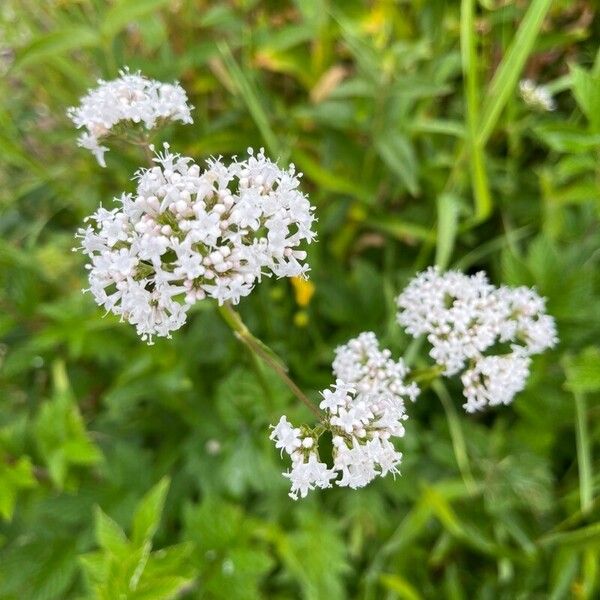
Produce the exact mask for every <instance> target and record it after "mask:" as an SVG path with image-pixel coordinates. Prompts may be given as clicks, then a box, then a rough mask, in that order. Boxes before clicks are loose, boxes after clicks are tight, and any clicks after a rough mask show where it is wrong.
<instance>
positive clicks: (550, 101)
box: [519, 79, 556, 111]
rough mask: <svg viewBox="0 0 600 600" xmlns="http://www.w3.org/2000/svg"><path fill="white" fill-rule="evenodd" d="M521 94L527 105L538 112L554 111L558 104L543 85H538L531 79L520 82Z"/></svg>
mask: <svg viewBox="0 0 600 600" xmlns="http://www.w3.org/2000/svg"><path fill="white" fill-rule="evenodd" d="M519 92H520V94H521V98H523V101H524V102H525V104H528V105H529V106H531V107H532V108H535V109H537V110H546V111H552V110H554V109H555V108H556V103H555V102H554V98H553V97H552V94H551V93H550V92H549V91H548V89H547V88H546V87H544V86H543V85H536V83H535V82H534V81H532V80H531V79H523V80H522V81H520V82H519Z"/></svg>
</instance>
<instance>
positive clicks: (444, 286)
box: [397, 267, 558, 412]
mask: <svg viewBox="0 0 600 600" xmlns="http://www.w3.org/2000/svg"><path fill="white" fill-rule="evenodd" d="M397 304H398V308H399V311H398V316H397V318H398V322H399V323H400V324H401V325H402V326H403V327H404V328H405V329H406V331H407V332H408V333H409V334H411V335H412V336H414V337H419V336H422V335H425V336H427V340H428V341H429V343H430V344H431V350H430V353H429V354H430V356H431V357H432V358H433V359H434V360H435V361H436V363H438V364H439V365H441V366H442V368H443V369H444V374H445V375H447V376H451V375H454V374H456V373H458V372H460V371H463V370H464V369H465V368H466V371H465V372H464V374H463V376H462V380H463V383H464V385H465V389H464V394H465V396H466V397H467V403H466V404H465V405H464V406H465V409H466V410H467V411H469V412H473V411H475V410H480V409H482V408H484V407H485V406H487V405H491V406H493V405H497V404H508V403H509V402H511V401H512V398H513V397H514V395H515V394H516V393H517V392H519V391H521V390H522V389H523V388H524V387H525V382H526V380H527V376H528V374H529V365H530V362H531V361H530V359H529V356H531V355H533V354H539V353H541V352H543V351H544V350H546V349H547V348H551V347H553V346H554V345H555V344H556V343H557V342H558V337H557V334H556V325H555V322H554V319H553V318H552V317H551V316H550V315H548V314H546V304H545V300H544V298H542V297H541V296H539V294H538V293H537V292H536V291H535V290H533V289H530V288H527V287H517V288H510V287H507V286H501V287H499V288H497V287H495V286H494V285H492V284H491V283H490V282H489V281H488V279H487V276H486V275H485V273H483V272H479V273H476V274H475V275H472V276H468V275H464V274H463V273H459V272H458V271H448V272H446V273H441V272H440V271H439V270H438V269H437V268H434V267H430V268H429V269H427V270H426V271H424V272H422V273H419V274H418V275H417V276H416V277H415V278H414V279H412V281H410V283H409V284H408V286H407V287H406V288H405V289H404V291H403V292H402V293H401V294H400V295H399V296H398V299H397ZM498 344H505V345H508V344H509V345H510V348H511V351H510V352H508V353H505V354H500V355H498V352H497V351H495V350H494V347H495V346H497V345H498Z"/></svg>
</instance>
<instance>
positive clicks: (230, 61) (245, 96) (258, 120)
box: [217, 42, 283, 158]
mask: <svg viewBox="0 0 600 600" xmlns="http://www.w3.org/2000/svg"><path fill="white" fill-rule="evenodd" d="M217 47H218V49H219V52H220V54H221V57H222V58H223V62H224V63H225V68H226V69H227V71H228V74H229V76H230V77H231V79H232V80H233V82H234V84H235V86H236V88H237V91H238V93H239V94H240V96H241V98H242V100H243V101H244V103H245V104H246V107H247V108H248V112H249V113H250V115H251V116H252V118H253V119H254V123H255V124H256V127H257V128H258V130H259V131H260V134H261V135H262V138H263V140H264V142H265V144H266V146H267V149H268V150H269V153H270V154H271V156H273V157H275V158H283V157H282V156H281V146H280V144H279V141H278V139H277V136H276V135H275V133H274V132H273V129H272V128H271V124H270V123H269V118H268V117H267V113H266V112H265V109H264V107H263V105H262V104H261V101H260V99H259V97H258V94H257V92H256V90H255V89H254V85H253V84H252V82H251V81H250V80H249V79H248V78H247V77H246V75H245V74H244V72H243V71H242V69H240V67H239V65H238V64H237V62H236V60H235V58H234V56H233V54H232V52H231V49H230V48H229V46H228V45H227V44H226V43H225V42H219V43H217Z"/></svg>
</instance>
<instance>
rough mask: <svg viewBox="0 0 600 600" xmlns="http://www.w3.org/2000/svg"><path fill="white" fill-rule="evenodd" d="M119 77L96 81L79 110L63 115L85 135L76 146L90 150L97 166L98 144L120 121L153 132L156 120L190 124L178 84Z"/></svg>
mask: <svg viewBox="0 0 600 600" xmlns="http://www.w3.org/2000/svg"><path fill="white" fill-rule="evenodd" d="M119 74H120V77H119V78H117V79H114V80H112V81H103V80H102V79H100V80H98V87H97V88H94V89H92V90H90V91H89V92H88V94H87V95H86V96H84V97H83V98H82V99H81V104H80V105H79V106H73V107H71V108H69V109H68V111H67V115H68V116H69V118H70V119H71V120H72V121H73V123H75V125H76V126H77V128H78V129H80V128H82V127H84V128H85V129H86V130H87V131H86V132H84V133H82V134H81V136H80V137H79V139H78V140H77V141H78V144H79V146H81V147H82V148H86V149H87V150H90V151H91V152H92V153H93V154H94V156H95V157H96V160H97V161H98V163H100V165H101V166H103V167H105V166H106V163H105V161H104V154H105V153H106V152H107V151H108V148H107V147H106V146H102V145H100V140H101V139H102V138H104V137H105V136H107V135H108V134H109V133H110V131H111V129H112V128H113V127H114V126H115V125H116V124H117V123H119V122H121V121H132V122H133V123H143V124H144V127H145V128H146V129H153V128H154V127H155V126H156V125H157V123H158V122H159V121H160V120H163V119H164V120H172V121H181V122H183V123H192V122H193V121H192V117H191V114H190V111H191V109H192V108H193V107H192V106H190V105H189V104H188V98H187V95H186V93H185V90H184V89H183V88H182V87H181V86H180V85H179V84H178V83H172V84H171V83H162V82H160V81H155V80H153V79H148V78H146V77H144V76H143V75H142V74H141V73H140V72H139V71H138V72H137V73H130V72H129V70H128V69H127V68H125V69H123V70H121V71H119Z"/></svg>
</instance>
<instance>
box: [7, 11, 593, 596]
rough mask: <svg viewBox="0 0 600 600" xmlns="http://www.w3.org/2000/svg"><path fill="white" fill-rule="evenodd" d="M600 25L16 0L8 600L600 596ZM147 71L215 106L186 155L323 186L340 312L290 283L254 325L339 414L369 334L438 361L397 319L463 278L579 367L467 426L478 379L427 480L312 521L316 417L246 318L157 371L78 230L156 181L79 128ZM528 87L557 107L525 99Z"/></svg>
mask: <svg viewBox="0 0 600 600" xmlns="http://www.w3.org/2000/svg"><path fill="white" fill-rule="evenodd" d="M594 8H595V5H594V3H593V2H591V1H589V0H581V1H578V2H570V1H568V0H556V1H555V2H550V1H549V0H533V1H531V2H521V1H506V2H505V1H502V2H501V1H496V0H481V1H480V2H475V1H474V0H462V1H461V2H442V1H438V0H411V1H410V2H408V1H405V2H391V1H388V0H376V1H373V2H361V1H359V0H328V1H327V2H321V1H317V0H286V1H284V2H272V1H260V0H232V1H230V2H213V1H209V0H194V1H192V0H136V1H133V0H111V1H110V2H104V1H100V0H77V1H59V0H46V1H43V2H37V1H33V0H3V2H1V3H0V409H1V410H0V598H2V599H5V598H6V599H7V600H17V599H18V600H61V599H63V598H88V597H93V598H106V599H107V600H114V599H115V598H121V597H122V598H148V599H152V600H153V599H158V598H175V597H181V598H202V599H210V600H213V599H214V600H220V599H226V600H236V599H253V598H256V599H259V598H274V599H279V598H281V599H283V598H286V599H287V598H304V599H306V600H318V599H321V598H330V599H331V600H336V599H338V598H339V599H340V600H341V599H343V598H367V599H371V600H374V599H379V598H382V599H385V600H388V599H392V598H406V599H410V600H415V599H417V598H441V597H448V598H456V599H459V598H477V599H478V598H481V599H483V598H511V599H512V598H552V599H553V600H554V599H555V600H558V599H562V598H565V599H566V598H594V597H597V596H598V590H599V589H600V587H599V586H600V573H598V564H600V563H599V559H600V552H599V550H598V548H599V547H600V545H599V538H600V531H599V527H598V523H599V517H600V501H599V500H598V495H599V490H600V475H599V473H600V469H599V467H600V464H599V462H598V456H599V455H600V454H599V445H600V426H599V423H600V419H598V415H599V410H600V404H599V402H598V398H599V396H600V344H599V342H598V340H599V339H600V294H599V292H600V271H599V269H598V259H599V256H600V254H599V253H598V247H599V246H600V228H599V221H598V216H599V213H600V186H599V185H598V173H599V172H600V171H599V168H600V167H599V162H598V160H599V154H598V148H599V143H600V121H599V119H600V116H599V115H600V58H599V55H598V48H597V40H598V36H599V35H600V23H599V21H598V17H597V15H596V12H597V11H596V12H595V11H594ZM123 65H129V66H130V67H131V69H132V70H136V69H138V68H139V69H141V70H142V71H143V72H144V73H146V74H147V75H149V76H151V77H155V78H157V79H161V80H165V81H171V80H173V79H179V80H180V81H181V83H182V85H183V86H184V87H185V88H186V90H188V92H189V95H190V100H191V102H192V104H194V106H195V110H194V112H193V116H194V120H195V122H194V125H193V126H189V127H182V126H179V125H172V126H169V127H168V128H167V129H166V130H165V131H164V132H161V133H160V134H159V135H158V136H156V138H155V139H154V142H155V143H160V142H161V141H163V140H168V141H169V142H170V143H171V146H172V148H174V149H175V150H176V151H178V152H182V153H184V154H188V155H191V156H194V157H196V159H197V160H199V161H202V160H203V159H205V158H207V157H209V156H211V155H219V154H223V155H234V154H237V155H241V154H243V153H244V152H245V149H246V148H247V147H248V146H253V147H255V148H256V147H260V146H262V145H264V146H265V148H266V149H267V151H268V153H269V154H270V155H272V156H273V157H279V158H280V160H281V161H282V162H285V163H287V162H291V161H293V162H294V163H295V164H296V165H297V167H298V169H299V170H301V171H302V172H303V173H304V177H303V189H304V190H306V191H307V192H308V193H309V194H310V198H311V202H312V203H313V204H314V205H315V207H316V213H317V216H318V218H319V222H318V243H316V244H312V245H311V246H310V247H309V248H308V251H309V263H310V265H311V281H312V283H313V284H314V285H315V293H314V296H313V297H312V298H311V299H310V302H309V303H308V304H305V303H304V304H303V303H300V302H298V301H297V297H296V296H295V290H294V288H293V287H292V286H291V285H290V283H289V282H288V281H287V280H265V281H263V282H262V283H261V284H260V286H258V287H257V289H256V290H255V291H254V292H253V294H252V295H251V296H250V297H248V298H245V299H244V300H243V301H242V303H241V305H240V310H241V312H242V314H243V317H244V321H245V322H246V323H247V324H248V326H249V327H250V329H251V330H252V332H253V333H255V334H256V335H257V336H258V337H260V338H261V339H262V340H264V342H265V343H266V344H268V346H269V347H271V348H273V350H274V351H275V352H276V353H277V355H278V356H280V357H281V358H282V359H283V360H284V361H285V363H286V364H287V365H288V366H289V368H290V373H291V374H292V375H293V377H294V380H295V381H297V382H298V383H299V385H300V386H301V387H302V389H303V390H304V391H305V392H306V393H307V394H308V395H309V396H310V397H311V398H312V399H313V400H317V398H318V394H317V391H318V390H319V389H322V388H323V387H325V386H327V385H329V383H330V382H331V381H330V380H331V374H330V364H331V359H332V354H333V349H334V348H335V346H336V345H337V344H339V343H342V342H344V341H346V340H347V339H348V338H349V337H351V336H354V335H356V334H358V333H359V332H361V331H364V330H369V329H372V330H374V331H375V332H376V333H377V334H378V335H379V336H380V337H381V338H382V339H383V341H384V342H385V343H386V345H387V346H389V347H390V348H391V349H392V350H393V351H394V353H395V354H396V355H401V354H404V355H405V357H406V358H407V359H408V360H410V361H411V362H412V363H416V364H419V363H420V362H422V361H425V360H427V356H426V353H425V351H424V346H421V345H419V344H418V343H416V344H413V343H409V340H408V339H407V338H406V337H405V336H404V335H403V334H402V333H401V331H400V329H399V328H398V327H397V325H396V324H395V319H394V315H395V306H394V296H395V295H396V294H397V293H398V292H399V290H400V289H401V288H402V287H403V286H404V285H405V283H406V282H407V281H408V279H409V278H410V277H412V276H413V275H414V273H415V272H416V271H417V270H419V269H422V268H424V267H426V266H427V265H429V264H433V263H437V264H439V265H441V266H443V267H457V268H460V269H463V270H467V271H469V272H474V271H477V270H480V269H484V270H486V271H487V272H488V273H489V274H490V277H491V278H492V280H493V281H494V283H497V284H499V283H506V284H509V285H531V286H536V288H537V289H538V290H539V291H540V293H541V294H543V295H544V296H546V297H547V298H548V310H549V312H550V313H551V314H553V315H554V316H555V317H556V318H557V323H558V329H559V335H560V344H559V345H558V347H557V348H556V349H555V350H554V351H552V352H550V353H548V354H545V355H543V356H539V357H536V358H535V360H534V364H533V368H532V375H531V377H530V379H529V382H528V385H527V388H526V389H525V390H524V391H523V392H522V393H521V394H519V395H518V397H517V398H516V400H515V402H514V403H513V405H511V406H510V407H503V408H498V409H497V410H493V411H489V412H487V413H485V414H481V415H475V416H467V415H465V414H464V413H463V412H462V409H461V407H460V404H461V403H462V400H461V389H460V385H459V382H458V381H456V380H449V381H444V384H443V385H440V384H439V382H438V383H437V384H434V385H433V386H432V387H431V388H430V389H427V390H425V391H424V392H423V394H422V395H421V397H420V398H419V400H418V401H417V402H416V403H415V404H414V405H412V406H411V407H410V419H409V420H408V421H407V433H406V436H405V437H404V439H403V440H402V443H401V446H402V447H401V448H400V449H401V450H402V452H403V453H404V462H403V467H402V476H401V477H397V478H396V479H395V480H394V479H393V478H391V477H388V478H386V479H384V480H380V481H377V482H374V483H373V484H372V485H371V486H370V487H368V488H366V489H363V490H357V491H350V490H341V489H332V490H325V491H323V492H319V493H314V494H312V496H311V497H309V498H307V499H306V500H303V501H299V502H297V503H293V502H292V501H291V500H290V499H289V498H288V496H287V490H288V487H287V482H286V480H284V478H283V477H282V476H281V471H282V470H285V469H286V468H287V467H286V465H285V464H284V462H283V461H282V460H281V458H280V457H279V455H278V453H277V452H276V451H275V450H274V448H273V446H272V444H271V442H269V440H268V426H269V424H270V423H274V422H276V421H277V419H278V418H279V416H280V415H281V414H282V413H285V414H287V415H288V416H289V417H290V419H291V420H297V421H304V420H306V419H307V418H308V413H307V409H306V408H305V407H304V406H302V405H298V404H297V403H295V402H294V400H293V398H292V397H291V395H290V393H289V391H288V390H287V389H286V388H285V387H283V386H282V384H281V383H280V382H279V381H278V380H277V379H276V378H274V377H273V376H272V374H271V373H270V371H269V370H268V369H267V368H266V367H265V365H264V364H262V363H261V362H260V361H258V360H254V359H253V358H252V357H251V356H250V355H249V353H248V352H247V350H246V349H245V348H244V347H243V346H242V345H241V344H239V343H238V341H237V340H236V339H235V338H234V336H233V335H232V334H231V331H230V330H229V329H228V327H227V326H226V325H225V324H224V323H223V321H222V320H221V318H220V316H219V314H218V312H217V310H216V307H215V306H213V305H212V304H211V303H209V302H206V303H200V304H199V305H198V306H197V307H195V308H194V310H193V311H192V312H191V313H190V318H189V321H188V323H187V324H186V326H185V327H184V328H183V329H181V330H180V331H177V332H176V333H175V334H174V335H173V339H172V340H158V341H157V343H156V345H155V346H152V347H148V346H145V345H144V344H142V343H140V341H139V340H138V339H137V338H136V336H135V333H134V332H133V331H132V328H131V327H130V326H128V325H127V324H123V323H119V322H118V319H116V318H114V317H112V316H106V317H105V316H104V315H103V314H102V312H101V311H100V310H99V309H97V307H96V306H95V305H94V303H93V301H92V300H91V298H90V296H89V294H86V295H83V294H82V293H81V288H82V287H86V273H85V270H84V269H83V266H82V259H81V256H80V255H79V254H77V253H73V252H71V247H72V246H73V245H74V244H75V241H74V238H73V234H74V232H75V230H76V229H77V228H78V227H79V226H80V225H81V223H82V220H83V218H84V217H85V216H87V215H88V214H90V213H91V212H93V211H94V210H95V209H96V208H97V206H98V205H99V204H100V203H103V205H104V206H105V207H108V208H110V206H111V198H113V196H115V195H117V194H120V193H121V192H122V191H131V190H132V186H133V183H132V181H131V177H132V175H133V173H134V171H135V170H136V169H137V168H138V167H139V166H140V164H141V158H140V156H139V154H138V151H137V149H135V148H128V147H125V146H119V147H116V146H115V147H114V148H111V152H110V153H109V154H107V162H108V168H107V169H101V168H99V167H98V166H97V165H96V164H95V163H94V161H93V159H92V157H91V156H90V155H89V153H87V152H86V151H85V150H83V149H80V148H77V147H76V145H75V138H76V135H77V133H76V132H75V131H74V129H73V127H72V124H71V123H70V122H69V120H68V119H67V117H66V116H65V110H66V108H67V107H68V106H71V105H74V104H76V103H77V101H78V98H79V97H80V96H81V95H82V94H83V93H84V92H85V91H86V89H87V88H88V87H90V86H93V85H94V83H95V80H96V79H97V78H99V77H102V78H104V79H110V78H113V77H115V76H116V73H117V70H118V69H119V68H120V67H121V66H123ZM524 77H528V78H531V79H533V80H535V81H537V82H539V83H542V84H544V85H547V86H548V88H549V90H550V91H551V92H552V93H553V94H554V97H555V100H556V104H557V108H556V110H555V111H552V112H537V111H534V110H533V109H531V108H530V107H528V106H527V105H526V104H525V103H524V102H523V100H522V99H521V98H520V97H519V94H518V82H519V80H520V79H521V78H524ZM169 482H170V484H169ZM149 490H150V491H149ZM99 507H102V508H99Z"/></svg>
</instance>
